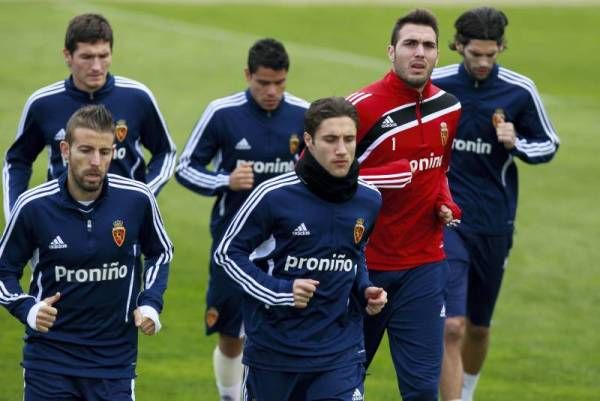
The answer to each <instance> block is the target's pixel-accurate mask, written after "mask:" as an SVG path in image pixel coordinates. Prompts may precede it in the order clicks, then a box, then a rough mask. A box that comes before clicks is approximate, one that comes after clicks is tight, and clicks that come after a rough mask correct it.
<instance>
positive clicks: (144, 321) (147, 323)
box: [133, 308, 156, 336]
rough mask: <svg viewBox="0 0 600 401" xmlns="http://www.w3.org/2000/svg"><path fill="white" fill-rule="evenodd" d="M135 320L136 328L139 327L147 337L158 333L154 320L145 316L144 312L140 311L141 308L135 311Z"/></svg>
mask: <svg viewBox="0 0 600 401" xmlns="http://www.w3.org/2000/svg"><path fill="white" fill-rule="evenodd" d="M133 319H134V322H135V327H139V328H140V330H142V333H144V334H145V335H147V336H152V335H154V333H155V331H156V327H155V325H154V320H152V319H150V318H149V317H146V316H143V315H142V312H141V311H140V308H135V310H134V311H133Z"/></svg>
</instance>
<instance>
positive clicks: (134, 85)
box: [115, 75, 154, 97]
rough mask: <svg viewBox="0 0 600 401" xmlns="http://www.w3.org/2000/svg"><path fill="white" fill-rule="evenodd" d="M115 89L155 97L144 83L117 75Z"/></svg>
mask: <svg viewBox="0 0 600 401" xmlns="http://www.w3.org/2000/svg"><path fill="white" fill-rule="evenodd" d="M115 87H117V88H122V89H126V90H132V91H139V92H140V93H143V94H146V95H148V96H150V97H153V96H154V95H153V94H152V91H151V90H150V88H148V87H147V86H146V85H144V84H143V83H141V82H139V81H136V80H133V79H131V78H126V77H122V76H119V75H115Z"/></svg>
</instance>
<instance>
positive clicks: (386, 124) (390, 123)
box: [381, 116, 398, 128]
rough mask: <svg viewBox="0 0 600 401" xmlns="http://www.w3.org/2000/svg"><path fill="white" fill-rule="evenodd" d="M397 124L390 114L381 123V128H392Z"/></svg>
mask: <svg viewBox="0 0 600 401" xmlns="http://www.w3.org/2000/svg"><path fill="white" fill-rule="evenodd" d="M397 126H398V124H396V121H394V120H393V119H392V117H391V116H387V117H386V118H385V120H383V122H382V123H381V128H394V127H397Z"/></svg>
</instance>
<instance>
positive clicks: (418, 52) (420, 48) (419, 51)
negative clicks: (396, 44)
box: [415, 43, 425, 57]
mask: <svg viewBox="0 0 600 401" xmlns="http://www.w3.org/2000/svg"><path fill="white" fill-rule="evenodd" d="M415 55H416V56H417V57H425V46H423V43H419V44H418V45H417V47H416V49H415Z"/></svg>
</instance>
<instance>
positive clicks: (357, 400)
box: [352, 388, 364, 401]
mask: <svg viewBox="0 0 600 401" xmlns="http://www.w3.org/2000/svg"><path fill="white" fill-rule="evenodd" d="M363 400H364V398H363V395H362V394H361V392H360V390H359V389H357V388H356V389H354V393H353V394H352V401H363Z"/></svg>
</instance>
